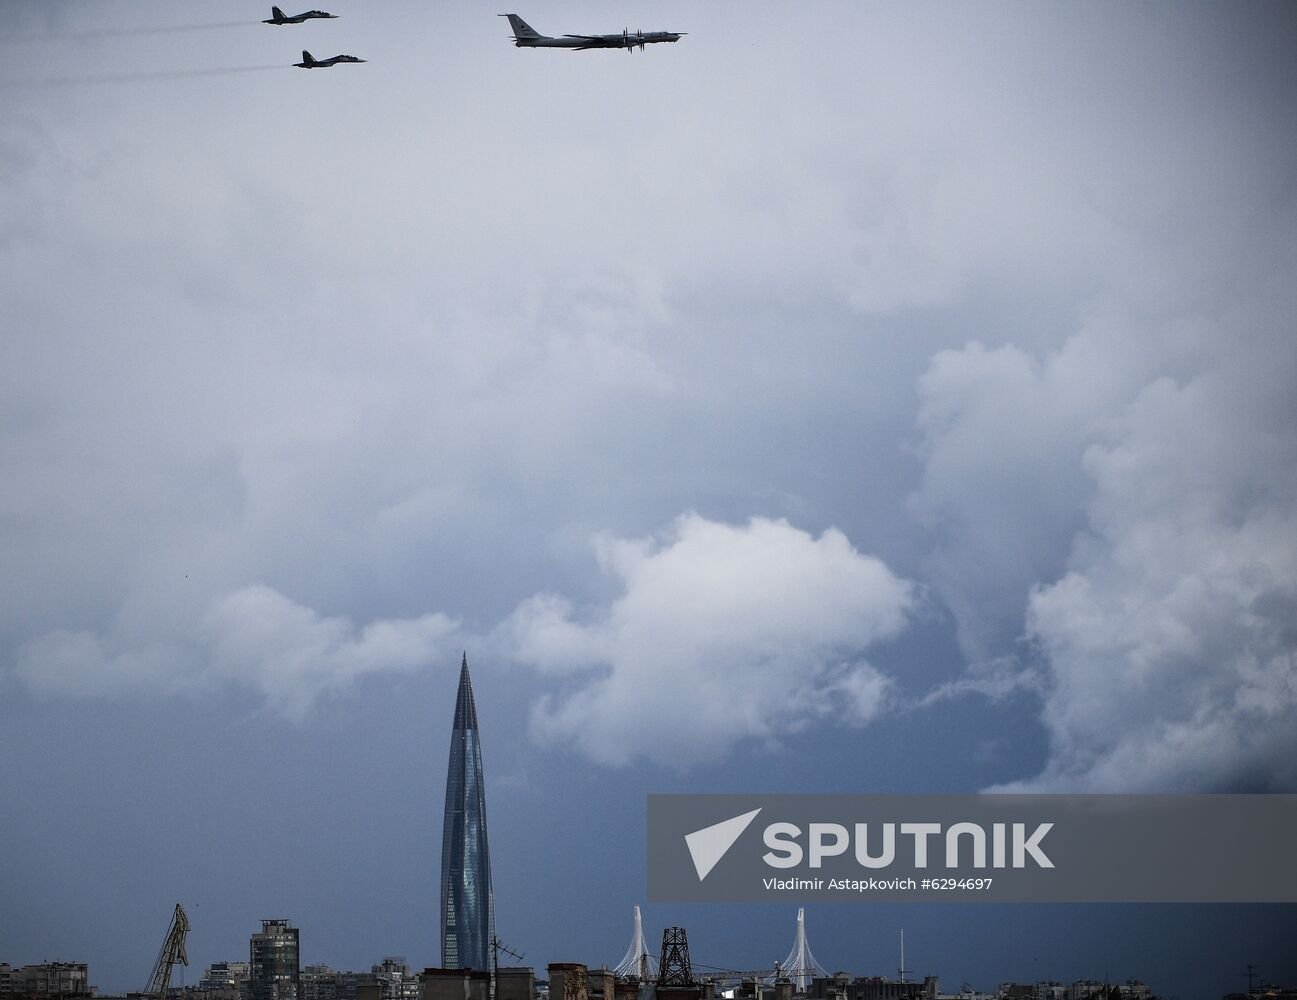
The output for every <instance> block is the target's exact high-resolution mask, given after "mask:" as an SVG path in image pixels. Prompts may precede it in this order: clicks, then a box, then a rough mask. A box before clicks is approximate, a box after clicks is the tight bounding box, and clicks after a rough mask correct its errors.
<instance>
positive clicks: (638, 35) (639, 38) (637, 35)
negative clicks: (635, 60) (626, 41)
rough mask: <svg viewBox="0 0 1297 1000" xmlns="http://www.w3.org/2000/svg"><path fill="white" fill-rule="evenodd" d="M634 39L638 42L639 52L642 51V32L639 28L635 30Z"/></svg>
mask: <svg viewBox="0 0 1297 1000" xmlns="http://www.w3.org/2000/svg"><path fill="white" fill-rule="evenodd" d="M635 38H636V39H637V40H638V41H639V50H640V51H641V52H643V51H644V32H643V30H642V29H640V28H636V29H635Z"/></svg>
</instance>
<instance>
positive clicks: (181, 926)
mask: <svg viewBox="0 0 1297 1000" xmlns="http://www.w3.org/2000/svg"><path fill="white" fill-rule="evenodd" d="M188 933H189V918H188V917H187V916H185V911H184V909H183V908H182V907H181V905H180V904H179V903H177V904H176V912H175V913H174V914H172V916H171V926H170V927H169V928H168V929H167V937H166V940H165V941H163V942H162V950H161V951H160V952H158V960H157V962H155V963H154V965H153V975H151V976H150V977H149V985H148V986H147V987H146V988H145V990H144V995H145V996H146V997H152V998H155V1000H166V997H167V988H168V987H169V986H170V985H171V970H172V969H173V968H175V965H176V963H177V962H179V963H180V964H181V965H188V964H189V956H188V955H186V954H185V936H186V935H187V934H188Z"/></svg>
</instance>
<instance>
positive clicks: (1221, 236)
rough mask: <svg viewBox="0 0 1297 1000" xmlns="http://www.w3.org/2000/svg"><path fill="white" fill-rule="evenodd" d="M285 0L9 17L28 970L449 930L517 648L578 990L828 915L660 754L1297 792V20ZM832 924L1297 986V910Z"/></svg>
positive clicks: (818, 774)
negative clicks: (464, 800) (660, 805)
mask: <svg viewBox="0 0 1297 1000" xmlns="http://www.w3.org/2000/svg"><path fill="white" fill-rule="evenodd" d="M268 7H269V4H263V3H260V2H258V3H256V4H253V3H251V2H248V3H244V0H233V2H231V3H227V4H221V5H220V9H219V12H218V11H215V10H214V9H213V7H212V5H211V4H209V3H202V2H199V0H165V2H164V0H134V2H132V3H129V4H126V3H117V2H99V0H40V2H32V0H0V54H2V55H3V59H0V456H2V458H0V466H2V474H0V552H2V553H3V557H2V558H0V944H3V948H0V952H3V954H0V959H3V960H5V961H11V962H22V963H31V962H39V961H41V960H43V959H51V960H54V959H58V958H60V957H62V958H67V959H75V960H78V961H86V962H88V963H89V965H90V968H91V969H92V971H93V973H94V976H95V978H96V980H97V981H98V983H99V985H101V986H102V987H103V988H105V989H110V990H113V991H118V990H134V989H138V988H140V986H141V985H142V984H143V983H144V982H145V981H146V977H147V974H148V971H149V969H150V968H151V967H152V964H153V963H154V961H155V958H156V956H157V953H158V951H157V950H158V946H159V944H160V943H161V941H162V934H163V931H164V924H165V918H166V916H167V914H168V913H169V912H171V911H172V908H173V907H174V906H175V904H176V902H177V901H183V904H184V911H185V913H186V915H187V917H188V919H189V921H190V923H191V925H192V931H191V933H190V935H189V939H188V954H189V957H190V960H191V962H193V963H194V965H195V966H198V967H199V968H201V967H205V966H206V965H207V964H209V963H210V962H212V961H219V960H231V959H236V958H241V957H242V956H243V955H244V954H245V951H246V948H247V944H248V935H249V932H250V931H251V930H252V928H254V927H255V926H257V921H258V920H259V919H261V918H263V917H275V916H283V915H287V916H289V917H291V918H293V919H294V920H295V921H296V922H297V924H298V926H300V927H301V928H302V936H301V949H302V957H303V958H304V959H305V960H307V961H310V962H319V961H323V962H327V963H328V964H330V965H332V966H334V967H336V968H344V969H365V968H369V966H370V964H371V963H372V962H373V961H374V959H375V957H376V956H380V955H387V954H402V955H406V956H408V958H409V959H410V961H411V964H412V965H415V966H418V967H424V966H428V965H436V964H438V963H439V962H440V961H441V960H442V959H441V945H442V941H441V920H442V915H441V885H440V867H441V866H440V864H439V861H440V859H441V853H442V847H443V844H442V839H443V838H442V833H441V831H442V830H443V826H444V822H445V812H444V807H445V800H444V792H445V789H444V787H443V785H442V777H443V766H444V765H445V764H446V758H445V756H444V755H445V754H446V751H447V748H448V746H449V745H450V744H451V741H452V738H453V733H454V728H453V724H454V714H455V700H456V678H457V672H456V668H457V667H460V666H462V663H463V652H464V651H465V650H467V651H468V653H469V654H471V655H472V657H473V660H472V671H473V686H474V692H475V694H476V696H477V703H476V705H475V709H476V714H477V717H478V723H479V726H480V731H481V732H482V733H483V734H485V735H484V738H485V741H486V743H487V747H486V750H485V751H484V753H485V756H486V758H487V759H486V761H485V765H486V768H487V769H488V773H487V775H486V778H487V783H488V784H489V788H487V789H486V790H485V797H484V801H485V807H486V810H487V811H488V812H489V815H490V834H491V838H490V850H491V856H490V865H491V872H490V874H491V881H492V889H493V894H494V909H495V919H496V925H497V926H496V932H497V933H498V934H499V936H500V938H501V939H503V940H504V941H505V942H506V943H507V944H508V945H509V946H510V947H511V948H512V949H514V950H515V951H517V952H519V953H522V954H525V955H527V956H528V957H527V961H528V962H530V963H535V965H536V966H537V967H540V966H543V965H544V964H545V963H547V962H549V961H568V960H575V961H585V962H589V963H591V964H598V963H600V962H602V961H606V962H608V963H609V964H612V963H614V962H616V961H617V960H618V958H619V956H621V955H622V954H624V950H625V945H626V937H627V932H628V927H627V921H628V916H627V915H628V914H629V913H631V912H632V908H633V907H634V906H635V905H642V906H643V907H644V909H643V919H644V926H645V927H646V928H648V930H647V931H646V934H647V936H648V937H649V939H650V941H653V939H654V938H655V937H656V934H657V932H658V931H659V930H660V929H661V928H663V927H686V928H688V929H689V931H690V944H691V948H692V953H693V956H694V958H695V960H696V961H697V962H699V963H702V964H711V965H718V966H725V967H733V966H740V967H743V968H752V969H756V968H762V967H767V966H769V965H771V964H772V963H773V961H775V960H776V959H781V958H782V957H783V956H785V955H787V954H788V949H789V943H790V940H791V931H790V927H791V922H792V919H793V914H794V913H795V910H796V907H797V906H798V905H802V904H803V903H804V902H805V901H804V900H803V901H799V900H795V899H794V898H793V897H791V896H789V897H787V899H788V903H787V905H786V906H781V905H775V904H769V905H766V904H759V905H758V904H754V905H750V906H749V905H720V904H716V905H704V904H696V905H695V904H689V905H684V904H681V905H665V904H653V903H651V901H650V900H649V899H648V898H647V887H646V883H645V850H646V847H645V825H646V800H647V797H648V796H650V795H657V794H668V795H670V794H729V795H734V794H738V795H748V794H751V795H758V794H759V795H766V794H781V793H791V792H797V793H806V794H823V795H839V794H851V795H854V794H907V795H919V794H934V795H935V794H968V795H973V794H979V793H983V792H1027V791H1030V792H1050V793H1077V792H1084V793H1090V792H1093V793H1160V794H1177V793H1212V794H1216V793H1219V794H1230V793H1242V792H1247V793H1270V792H1285V793H1292V792H1297V674H1295V670H1297V666H1295V665H1297V635H1295V634H1294V631H1293V628H1292V622H1293V620H1294V617H1295V616H1294V609H1295V608H1297V407H1295V405H1294V400H1297V381H1295V377H1294V372H1297V337H1294V336H1293V317H1294V316H1297V282H1294V281H1293V280H1292V276H1293V274H1294V273H1297V239H1295V238H1294V234H1295V233H1297V171H1294V169H1293V164H1294V163H1297V132H1295V131H1294V130H1293V129H1292V127H1291V124H1290V120H1291V118H1292V107H1293V106H1294V105H1295V104H1297V61H1294V60H1293V59H1292V55H1291V54H1292V52H1294V51H1297V8H1295V7H1294V6H1293V5H1292V4H1290V3H1282V2H1277V0H1257V2H1256V3H1252V4H1247V5H1242V6H1240V5H1233V4H1225V3H1221V2H1217V0H1208V2H1206V3H1203V4H1195V5H1183V4H1174V3H1171V2H1167V0H1149V2H1146V3H1141V4H1135V5H1132V4H1128V3H1123V2H1120V0H1095V2H1093V3H1086V4H1072V3H1064V2H1057V3H1054V2H1047V3H1044V4H1033V5H1024V6H1021V7H1010V6H1005V5H1002V4H998V3H993V2H986V3H982V2H974V3H972V4H959V5H950V4H942V3H939V2H937V0H917V2H914V3H904V4H859V3H855V2H852V0H824V2H822V3H817V4H813V5H804V6H802V7H799V8H798V10H797V11H796V17H795V18H790V16H789V10H788V8H787V6H786V5H783V4H778V3H775V2H774V0H748V2H743V3H739V2H738V0H715V2H713V3H709V4H704V5H699V4H696V3H687V2H685V0H660V2H658V3H655V4H653V5H652V6H651V8H650V7H648V6H646V5H643V4H635V3H629V4H626V5H623V6H620V7H618V8H616V9H613V8H608V9H605V10H603V11H602V13H601V12H599V11H595V10H594V9H593V8H592V7H591V5H589V4H582V3H578V2H576V0H554V2H553V3H552V5H551V6H550V7H548V8H547V9H546V11H545V12H544V14H543V16H542V15H539V14H537V13H536V12H534V11H532V12H528V11H525V10H519V11H517V13H518V15H519V16H521V17H523V18H524V19H525V20H527V21H528V22H529V23H531V24H533V25H538V26H540V27H545V25H552V26H553V27H552V28H549V27H546V28H545V30H547V31H548V30H554V31H573V32H583V31H590V32H601V33H602V32H609V31H611V32H616V31H619V30H621V29H622V28H626V29H627V30H628V31H629V32H634V31H636V30H639V29H644V30H654V29H656V28H668V29H670V30H672V31H681V32H688V35H687V37H685V38H684V39H682V40H681V42H680V43H679V44H674V45H656V46H650V47H649V48H648V50H647V51H646V52H644V53H640V52H638V51H635V52H634V53H627V52H626V51H620V52H619V51H616V50H599V51H587V52H580V53H563V52H552V51H551V52H545V51H532V50H529V49H526V48H523V49H519V48H516V47H514V46H513V45H512V44H511V42H510V36H509V29H508V24H507V22H506V20H505V19H504V18H500V17H498V16H497V14H499V13H501V12H502V9H501V8H489V9H479V8H477V7H476V6H475V5H430V4H427V3H416V2H414V0H389V2H388V3H384V4H381V5H378V4H360V3H354V2H344V3H342V6H337V7H336V9H335V7H334V6H333V5H330V8H329V13H332V14H336V15H338V16H337V17H336V18H330V19H322V18H316V19H311V20H308V21H306V22H305V23H302V24H292V25H268V24H264V23H262V22H263V20H264V19H266V18H267V16H268V10H267V8H268ZM287 12H288V13H289V14H292V13H294V11H292V10H288V11H287ZM610 21H611V23H609V22H610ZM627 37H630V35H627ZM304 49H305V50H307V51H311V52H314V53H316V54H320V55H332V54H333V53H337V52H350V53H355V54H357V55H358V56H360V57H362V58H364V59H366V60H367V61H366V62H365V63H363V64H357V65H350V66H345V67H342V66H339V67H335V68H334V69H333V70H330V71H326V72H310V73H304V72H302V71H301V70H299V69H296V68H294V67H293V64H294V63H296V62H297V61H299V60H300V53H301V51H302V50H304ZM457 659H459V660H461V663H460V664H456V663H455V660H457ZM806 921H807V926H808V928H809V933H810V940H811V943H812V945H813V946H814V954H815V957H816V958H817V959H818V960H819V961H820V962H821V963H822V964H823V965H824V966H825V967H826V968H836V967H843V968H847V969H850V970H860V971H861V972H871V971H877V972H884V973H886V972H889V971H890V970H892V969H893V968H894V967H895V965H896V963H897V958H898V956H897V953H896V952H897V948H896V943H897V939H898V937H899V929H900V928H902V927H904V928H905V931H906V960H907V962H908V963H909V964H911V965H913V966H914V967H916V968H918V969H923V970H925V972H928V973H931V974H935V975H938V976H940V977H942V979H943V981H944V982H946V983H947V984H948V985H949V986H957V985H959V984H960V983H961V982H963V981H965V980H966V981H968V982H969V983H970V984H971V985H973V986H976V987H978V988H980V989H987V988H988V987H989V986H990V985H992V984H993V983H995V982H997V981H999V980H1001V979H1012V980H1015V981H1033V980H1034V979H1035V978H1037V976H1036V973H1039V974H1041V975H1047V976H1050V977H1055V978H1058V979H1060V980H1065V981H1068V982H1072V981H1076V980H1100V979H1103V978H1104V974H1105V970H1108V972H1109V974H1110V975H1111V976H1112V977H1113V978H1114V979H1118V980H1125V979H1127V978H1132V977H1135V978H1141V979H1143V980H1144V981H1146V982H1149V983H1151V984H1154V985H1155V986H1156V987H1157V989H1158V990H1159V991H1160V992H1161V993H1165V994H1167V995H1170V996H1175V997H1178V998H1179V1000H1219V997H1221V996H1222V995H1225V994H1227V993H1229V992H1232V991H1233V990H1235V989H1238V988H1240V987H1241V986H1242V985H1243V984H1244V982H1245V969H1246V966H1247V965H1248V964H1249V963H1250V964H1255V965H1256V966H1257V967H1258V969H1260V970H1261V972H1262V974H1263V975H1265V976H1266V977H1267V978H1269V979H1272V980H1274V981H1278V982H1281V983H1292V982H1295V981H1297V964H1295V963H1297V956H1294V952H1293V948H1292V933H1291V931H1292V928H1293V927H1294V926H1297V903H1294V904H1282V905H1278V904H1276V905H1251V904H1250V905H1237V906H1236V905H1200V904H1183V905H1162V904H1132V905H1109V904H1084V905H1071V904H1042V903H1030V904H1022V905H1016V904H1013V905H1007V904H1006V905H995V904H970V903H941V904H926V903H925V904H903V903H895V904H888V905H886V906H870V905H856V904H850V903H843V904H839V905H836V906H833V907H815V906H808V907H807V910H806ZM654 944H656V942H655V941H654ZM52 949H58V950H59V952H61V954H55V953H53V951H52ZM193 975H194V973H193V972H192V971H191V972H190V981H192V977H193Z"/></svg>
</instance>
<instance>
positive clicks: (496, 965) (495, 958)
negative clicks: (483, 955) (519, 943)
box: [491, 935, 522, 996]
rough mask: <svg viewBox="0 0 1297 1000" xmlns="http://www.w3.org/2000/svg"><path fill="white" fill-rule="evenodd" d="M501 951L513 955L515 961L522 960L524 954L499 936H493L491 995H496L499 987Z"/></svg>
mask: <svg viewBox="0 0 1297 1000" xmlns="http://www.w3.org/2000/svg"><path fill="white" fill-rule="evenodd" d="M500 952H504V953H505V954H506V955H512V956H513V958H514V961H517V962H521V961H522V956H521V955H519V954H518V953H517V952H516V951H514V950H513V949H512V948H510V947H509V946H508V945H507V944H505V943H504V942H503V941H501V940H500V939H499V938H498V937H495V936H494V935H492V937H491V995H492V996H495V995H496V991H497V990H498V988H499V979H500Z"/></svg>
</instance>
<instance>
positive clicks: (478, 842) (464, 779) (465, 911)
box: [441, 653, 495, 972]
mask: <svg viewBox="0 0 1297 1000" xmlns="http://www.w3.org/2000/svg"><path fill="white" fill-rule="evenodd" d="M494 935H495V899H494V896H493V895H492V892H491V852H490V850H489V849H488V847H487V841H486V789H485V787H484V785H483V783H482V746H481V743H480V741H479V739H478V732H477V707H476V706H475V705H474V704H473V684H472V682H471V681H470V680H469V677H468V654H467V653H465V654H464V660H463V663H462V664H461V665H460V669H459V693H458V694H457V695H456V697H455V724H454V728H453V731H452V732H451V736H450V768H449V770H448V772H447V774H446V818H445V823H444V824H443V825H442V834H441V964H442V968H445V969H478V970H480V971H483V972H489V971H490V968H491V965H490V951H491V938H492V937H493V936H494Z"/></svg>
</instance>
